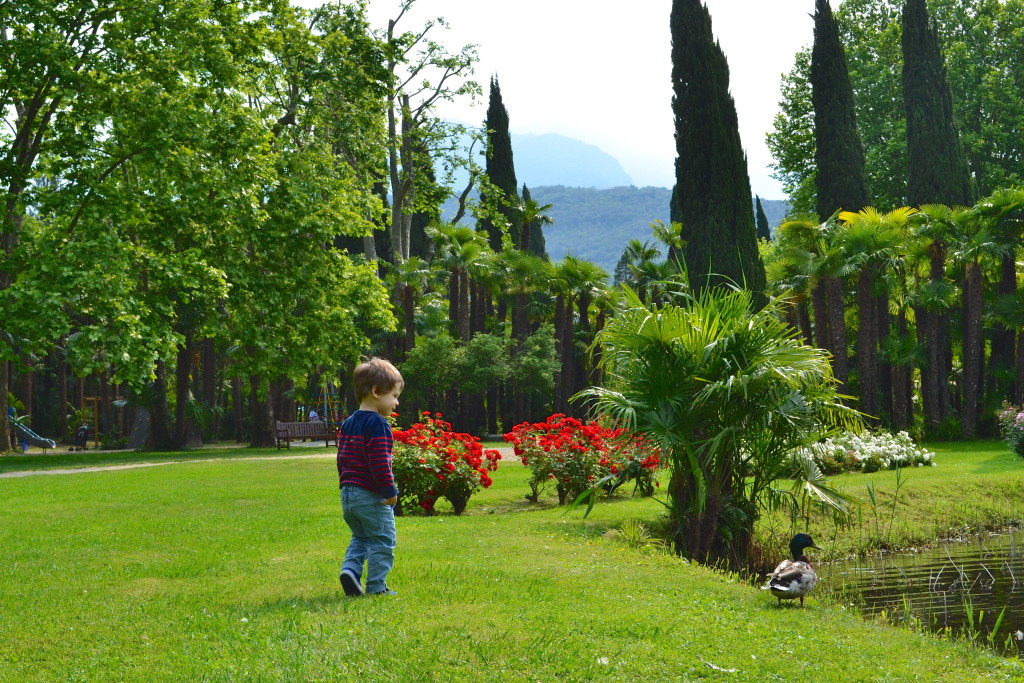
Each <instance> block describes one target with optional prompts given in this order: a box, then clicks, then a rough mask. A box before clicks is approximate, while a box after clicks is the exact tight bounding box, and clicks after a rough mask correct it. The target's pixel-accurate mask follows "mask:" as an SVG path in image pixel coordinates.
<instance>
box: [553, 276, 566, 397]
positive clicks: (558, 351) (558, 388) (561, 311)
mask: <svg viewBox="0 0 1024 683" xmlns="http://www.w3.org/2000/svg"><path fill="white" fill-rule="evenodd" d="M565 324H566V319H565V296H564V295H562V294H559V295H558V296H556V297H555V355H556V357H557V358H558V371H557V372H556V373H555V412H557V413H564V412H565V411H566V409H567V408H566V406H567V399H568V397H567V396H566V394H565V381H564V378H565V356H566V349H565Z"/></svg>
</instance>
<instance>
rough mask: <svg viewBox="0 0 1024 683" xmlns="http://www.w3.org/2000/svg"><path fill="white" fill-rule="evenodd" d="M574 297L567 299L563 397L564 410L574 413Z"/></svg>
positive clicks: (563, 343)
mask: <svg viewBox="0 0 1024 683" xmlns="http://www.w3.org/2000/svg"><path fill="white" fill-rule="evenodd" d="M573 303H574V302H573V299H572V297H566V299H565V326H564V328H563V330H562V353H563V355H562V399H563V412H565V414H567V415H570V414H572V405H571V404H570V403H569V398H570V397H571V396H572V395H573V390H572V385H573V378H574V377H575V376H576V339H575V335H574V329H573V328H574V325H573Z"/></svg>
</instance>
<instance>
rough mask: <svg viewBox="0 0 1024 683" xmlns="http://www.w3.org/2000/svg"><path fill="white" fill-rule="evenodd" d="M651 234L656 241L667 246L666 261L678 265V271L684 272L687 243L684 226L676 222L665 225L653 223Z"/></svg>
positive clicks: (657, 222) (660, 222) (658, 222)
mask: <svg viewBox="0 0 1024 683" xmlns="http://www.w3.org/2000/svg"><path fill="white" fill-rule="evenodd" d="M651 233H652V234H653V235H654V239H656V240H658V242H660V243H661V244H664V245H665V247H666V249H667V252H666V254H665V259H666V260H667V261H669V262H670V263H672V264H673V265H676V270H677V271H682V270H683V263H682V258H683V256H682V254H683V249H684V248H685V246H686V241H685V240H684V239H683V224H682V223H680V222H678V221H675V222H672V223H669V224H668V225H665V224H664V223H663V222H662V221H654V222H653V223H651Z"/></svg>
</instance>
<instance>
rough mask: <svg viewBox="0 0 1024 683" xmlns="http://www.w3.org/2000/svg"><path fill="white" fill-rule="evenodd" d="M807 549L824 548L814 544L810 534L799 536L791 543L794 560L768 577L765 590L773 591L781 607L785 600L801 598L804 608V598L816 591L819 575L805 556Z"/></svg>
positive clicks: (780, 564)
mask: <svg viewBox="0 0 1024 683" xmlns="http://www.w3.org/2000/svg"><path fill="white" fill-rule="evenodd" d="M806 548H816V549H818V550H821V549H822V548H820V547H818V546H817V545H815V544H814V539H813V538H811V537H810V535H809V534H797V535H796V536H794V537H793V540H791V541H790V542H789V550H790V552H791V553H793V559H792V560H783V561H782V562H780V563H779V566H778V567H776V568H775V571H774V572H772V575H771V576H770V577H768V583H767V584H766V585H765V586H763V587H762V589H763V590H767V591H771V594H772V595H774V596H775V597H777V598H778V599H779V606H780V607H781V606H782V601H783V600H795V599H796V598H800V606H801V607H803V606H804V596H805V595H807V594H808V593H810V592H811V591H812V590H814V586H815V584H817V583H818V575H817V574H816V573H815V571H814V567H812V566H811V563H810V561H809V560H808V559H807V557H806V556H805V555H804V550H805V549H806Z"/></svg>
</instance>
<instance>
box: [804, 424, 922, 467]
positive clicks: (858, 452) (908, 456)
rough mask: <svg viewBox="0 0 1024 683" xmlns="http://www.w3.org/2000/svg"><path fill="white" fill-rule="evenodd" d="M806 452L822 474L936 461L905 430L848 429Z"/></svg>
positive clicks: (917, 464) (918, 465) (913, 465)
mask: <svg viewBox="0 0 1024 683" xmlns="http://www.w3.org/2000/svg"><path fill="white" fill-rule="evenodd" d="M806 451H809V452H810V455H811V458H812V459H813V460H814V462H815V463H816V464H817V465H818V468H819V469H820V470H821V471H822V473H823V474H842V473H843V472H858V471H859V472H877V471H879V470H894V469H896V468H898V467H923V466H925V465H929V466H932V465H934V464H935V463H934V462H933V461H932V459H933V458H934V457H935V454H934V453H933V452H931V451H928V450H925V449H923V448H919V447H918V446H917V445H916V444H915V443H914V442H913V440H912V439H911V438H910V435H909V434H907V433H906V432H899V433H897V434H891V433H889V432H866V433H864V434H856V433H854V432H846V433H845V434H840V435H839V436H835V437H832V438H829V439H825V440H824V441H820V442H818V443H816V444H814V445H813V446H811V447H810V448H809V449H805V452H806Z"/></svg>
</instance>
